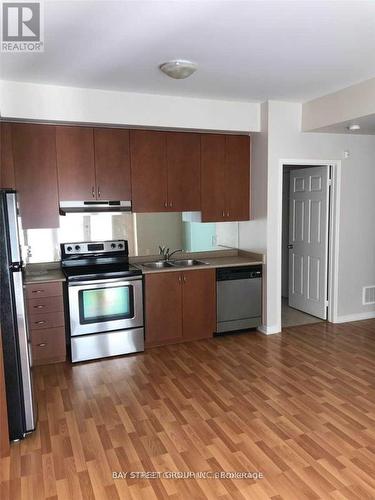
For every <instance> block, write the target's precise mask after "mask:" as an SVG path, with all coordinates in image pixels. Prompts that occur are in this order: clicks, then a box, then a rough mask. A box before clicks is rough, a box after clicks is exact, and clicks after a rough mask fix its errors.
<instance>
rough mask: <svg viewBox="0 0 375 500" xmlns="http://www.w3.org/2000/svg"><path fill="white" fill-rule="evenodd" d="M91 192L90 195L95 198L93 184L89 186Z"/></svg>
mask: <svg viewBox="0 0 375 500" xmlns="http://www.w3.org/2000/svg"><path fill="white" fill-rule="evenodd" d="M91 193H92V197H93V198H95V188H94V186H92V188H91Z"/></svg>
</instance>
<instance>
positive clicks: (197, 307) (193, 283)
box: [182, 269, 216, 340]
mask: <svg viewBox="0 0 375 500" xmlns="http://www.w3.org/2000/svg"><path fill="white" fill-rule="evenodd" d="M182 280H183V286H182V297H183V300H182V303H183V307H182V331H183V338H184V340H196V339H202V338H209V337H212V334H213V332H214V331H215V327H216V274H215V269H202V270H198V269H197V270H195V271H186V272H183V273H182Z"/></svg>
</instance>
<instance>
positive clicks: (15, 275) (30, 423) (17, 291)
mask: <svg viewBox="0 0 375 500" xmlns="http://www.w3.org/2000/svg"><path fill="white" fill-rule="evenodd" d="M11 274H12V279H13V290H14V298H15V306H16V315H17V318H16V320H17V331H18V344H19V355H20V365H21V373H22V388H23V401H24V408H25V424H26V432H30V431H32V430H34V429H35V425H36V403H35V399H34V390H33V381H32V376H31V356H30V345H29V344H30V341H29V335H28V328H27V323H26V313H25V299H24V293H23V280H22V272H21V271H15V272H12V273H11Z"/></svg>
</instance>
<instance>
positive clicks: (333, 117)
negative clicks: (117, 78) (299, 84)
mask: <svg viewBox="0 0 375 500" xmlns="http://www.w3.org/2000/svg"><path fill="white" fill-rule="evenodd" d="M373 113H375V78H371V79H370V80H366V81H365V82H361V83H358V84H357V85H352V86H351V87H347V88H346V89H342V90H339V91H337V92H334V93H333V94H328V95H325V96H323V97H318V98H317V99H313V100H312V101H309V102H306V103H304V104H303V106H302V130H305V131H307V130H317V129H320V128H323V127H327V126H329V125H333V124H335V123H342V122H345V121H347V120H355V119H356V118H360V117H362V116H367V115H371V114H373Z"/></svg>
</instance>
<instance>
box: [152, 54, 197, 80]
mask: <svg viewBox="0 0 375 500" xmlns="http://www.w3.org/2000/svg"><path fill="white" fill-rule="evenodd" d="M159 68H160V70H161V71H162V72H163V73H165V74H166V75H168V76H170V77H171V78H176V79H177V80H181V79H183V78H187V77H188V76H190V75H192V74H193V73H194V71H196V70H197V65H196V64H195V63H193V62H191V61H187V60H185V59H176V60H175V61H167V62H165V63H163V64H161V65H160V66H159Z"/></svg>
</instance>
